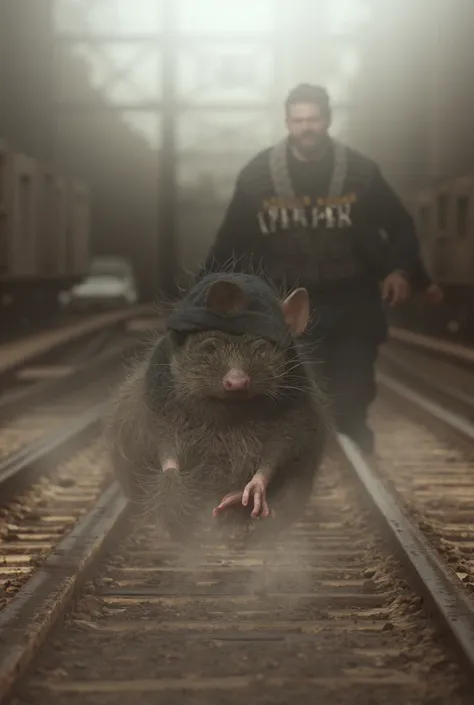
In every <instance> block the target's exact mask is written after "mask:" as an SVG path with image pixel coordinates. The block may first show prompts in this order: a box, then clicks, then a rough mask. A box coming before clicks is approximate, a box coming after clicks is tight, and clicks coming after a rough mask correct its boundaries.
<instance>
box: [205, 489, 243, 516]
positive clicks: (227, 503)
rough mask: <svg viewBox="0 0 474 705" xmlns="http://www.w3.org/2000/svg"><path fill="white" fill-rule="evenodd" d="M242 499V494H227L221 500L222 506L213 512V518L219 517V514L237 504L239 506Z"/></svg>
mask: <svg viewBox="0 0 474 705" xmlns="http://www.w3.org/2000/svg"><path fill="white" fill-rule="evenodd" d="M241 499H242V492H230V493H229V494H226V496H225V497H224V498H223V499H221V502H220V504H219V505H218V506H217V507H215V508H214V509H213V510H212V516H213V517H217V516H219V514H220V513H221V512H222V511H224V510H225V509H227V508H228V507H232V506H233V505H235V504H239V503H240V501H241Z"/></svg>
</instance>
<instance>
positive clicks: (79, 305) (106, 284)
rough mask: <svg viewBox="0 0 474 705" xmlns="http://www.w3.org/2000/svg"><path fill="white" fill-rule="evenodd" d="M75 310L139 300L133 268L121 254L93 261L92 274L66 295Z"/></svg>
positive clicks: (65, 298) (124, 303) (93, 308)
mask: <svg viewBox="0 0 474 705" xmlns="http://www.w3.org/2000/svg"><path fill="white" fill-rule="evenodd" d="M62 300H63V302H64V304H65V305H66V306H67V308H69V309H70V310H72V311H86V310H87V311H88V310H97V309H109V308H120V307H122V306H132V305H133V304H135V303H136V302H137V300H138V293H137V288H136V284H135V276H134V273H133V268H132V266H131V265H130V263H129V262H127V260H125V259H123V258H121V257H99V258H97V259H95V260H93V262H92V265H91V268H90V271H89V275H88V276H87V277H86V279H85V280H84V281H83V282H81V283H80V284H77V285H76V286H74V287H73V288H72V289H71V291H69V292H67V293H66V295H65V296H64V295H63V297H62Z"/></svg>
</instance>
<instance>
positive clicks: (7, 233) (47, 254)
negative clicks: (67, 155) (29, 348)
mask: <svg viewBox="0 0 474 705" xmlns="http://www.w3.org/2000/svg"><path fill="white" fill-rule="evenodd" d="M89 239H90V193H89V190H88V187H87V185H86V184H84V183H82V182H80V181H76V180H71V179H67V178H65V177H64V176H63V175H61V174H58V173H57V172H56V171H55V170H54V169H51V168H49V167H47V166H45V165H43V164H40V163H38V162H37V161H35V160H34V159H31V158H30V157H28V156H26V155H24V154H21V153H19V152H16V151H15V150H13V149H11V148H10V147H9V145H8V144H6V143H5V142H3V143H0V305H1V313H0V315H1V316H2V320H3V321H4V322H9V323H11V324H14V323H15V321H17V320H19V319H25V318H28V319H30V320H38V319H42V318H45V317H48V316H50V315H51V314H52V313H54V312H55V311H56V310H57V308H58V305H59V302H58V295H59V292H61V291H62V290H64V289H68V288H69V287H70V286H72V285H73V284H75V283H77V282H79V281H81V280H82V279H83V277H84V276H85V275H86V273H87V270H88V266H89Z"/></svg>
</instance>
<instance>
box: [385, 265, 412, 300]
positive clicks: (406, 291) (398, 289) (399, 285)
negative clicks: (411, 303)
mask: <svg viewBox="0 0 474 705" xmlns="http://www.w3.org/2000/svg"><path fill="white" fill-rule="evenodd" d="M409 296H410V285H409V283H408V280H407V278H406V277H405V276H404V275H403V274H401V273H400V272H392V274H389V275H388V277H386V278H385V279H384V280H383V285H382V297H383V300H384V301H388V303H389V304H390V306H395V304H398V303H402V302H403V301H406V300H407V299H408V297H409Z"/></svg>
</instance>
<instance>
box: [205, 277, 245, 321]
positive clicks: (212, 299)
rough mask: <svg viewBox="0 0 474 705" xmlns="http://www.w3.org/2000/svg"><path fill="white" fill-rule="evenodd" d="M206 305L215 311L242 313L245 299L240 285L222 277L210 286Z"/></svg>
mask: <svg viewBox="0 0 474 705" xmlns="http://www.w3.org/2000/svg"><path fill="white" fill-rule="evenodd" d="M207 305H208V307H209V308H210V309H212V310H213V311H215V312H216V313H242V311H245V308H246V305H247V301H246V298H245V294H244V292H243V291H242V289H241V288H240V286H238V285H237V284H235V283H234V282H230V281H227V280H226V279H222V280H221V281H217V282H215V284H213V285H212V286H211V289H210V291H209V294H208V295H207Z"/></svg>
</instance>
